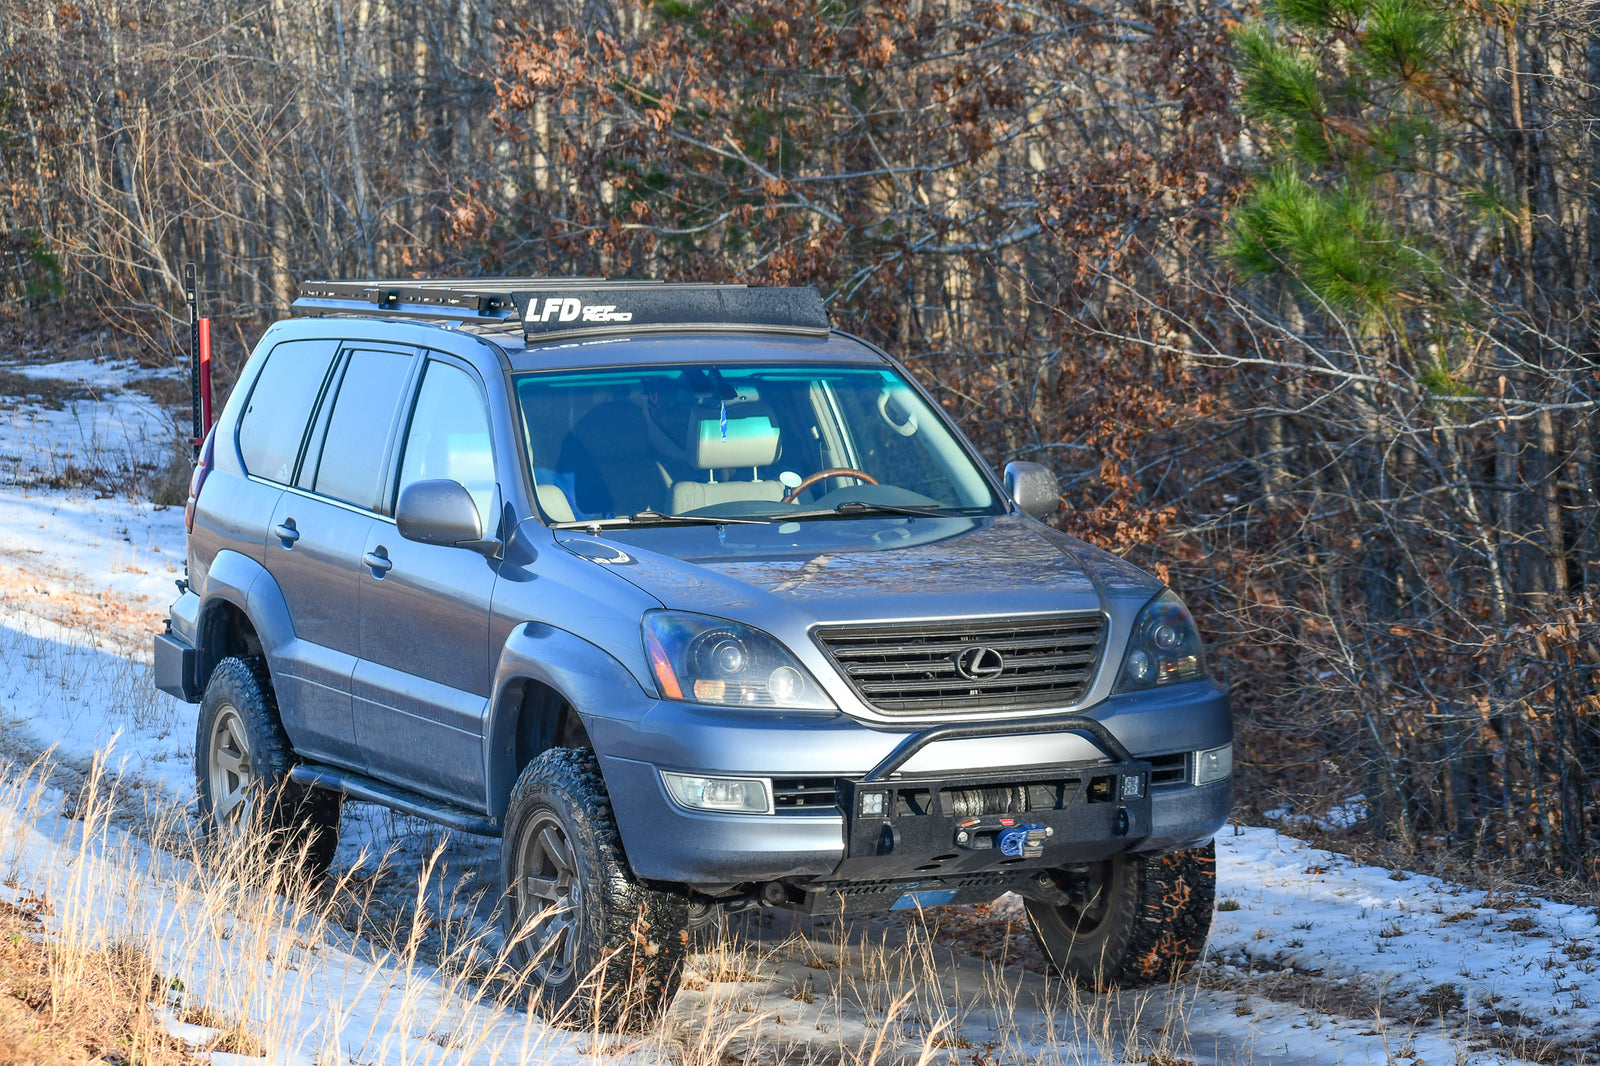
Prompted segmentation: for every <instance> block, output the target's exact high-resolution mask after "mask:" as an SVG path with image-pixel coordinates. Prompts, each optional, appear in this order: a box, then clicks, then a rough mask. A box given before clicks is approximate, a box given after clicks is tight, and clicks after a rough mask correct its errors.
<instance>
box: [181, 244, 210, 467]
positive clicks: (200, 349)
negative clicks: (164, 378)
mask: <svg viewBox="0 0 1600 1066" xmlns="http://www.w3.org/2000/svg"><path fill="white" fill-rule="evenodd" d="M183 295H184V298H185V299H186V300H187V301H188V304H189V416H190V422H191V426H192V430H193V433H194V435H193V436H192V437H190V438H189V444H190V445H191V446H193V448H194V458H195V462H199V461H200V446H201V445H202V444H204V443H205V439H206V434H207V433H210V432H211V319H209V318H201V317H200V291H199V288H198V286H197V285H196V283H195V267H194V264H193V263H186V264H184V268H183Z"/></svg>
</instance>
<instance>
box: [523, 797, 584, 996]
mask: <svg viewBox="0 0 1600 1066" xmlns="http://www.w3.org/2000/svg"><path fill="white" fill-rule="evenodd" d="M517 852H518V854H517V858H518V859H519V860H520V861H518V863H517V865H516V867H515V868H516V869H517V871H518V872H519V873H518V878H517V916H518V919H519V921H518V926H519V927H520V928H522V929H524V930H525V931H526V932H527V935H529V936H530V937H531V938H532V944H531V949H530V951H529V952H528V954H529V955H530V956H531V957H532V958H533V960H534V969H535V970H536V971H537V972H538V974H539V976H540V977H541V978H542V979H544V980H545V981H548V982H551V983H560V982H562V981H565V980H566V979H567V978H568V977H569V976H570V975H571V973H572V967H573V958H574V956H575V955H576V954H577V935H576V933H577V931H576V930H575V929H574V928H573V927H574V926H575V925H576V924H577V922H578V915H579V909H578V907H579V899H578V893H579V891H580V888H581V885H580V881H579V878H578V871H577V863H576V862H575V861H574V860H573V856H572V844H571V843H570V842H569V841H568V840H567V834H566V831H565V830H564V829H563V828H562V827H561V823H560V822H559V821H557V820H556V819H555V817H554V816H552V815H550V814H541V815H540V816H539V817H538V818H536V819H534V820H533V822H532V824H531V825H530V826H529V827H528V829H527V830H525V831H524V832H523V833H522V836H521V838H520V839H519V840H518V841H517Z"/></svg>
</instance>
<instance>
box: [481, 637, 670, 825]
mask: <svg viewBox="0 0 1600 1066" xmlns="http://www.w3.org/2000/svg"><path fill="white" fill-rule="evenodd" d="M525 681H538V682H540V683H542V684H545V685H548V686H549V687H550V688H551V689H553V690H555V691H556V692H557V693H559V694H560V695H561V697H562V698H563V699H565V700H566V701H567V703H568V704H569V705H570V706H571V707H572V709H573V711H575V712H576V713H577V715H578V718H579V720H580V721H582V723H583V727H584V729H585V730H586V731H587V732H588V734H589V735H590V736H591V737H592V736H594V735H595V731H594V729H593V728H592V727H591V723H592V721H593V720H594V719H595V718H597V717H604V718H615V717H619V715H618V713H617V712H618V711H619V710H620V709H621V708H623V707H626V706H628V705H629V704H633V705H635V706H638V705H641V704H644V703H646V701H649V700H653V699H654V698H655V697H654V696H653V695H652V694H650V693H647V692H645V691H644V690H643V689H641V688H640V686H639V681H638V679H637V678H635V677H634V676H633V674H632V673H631V672H629V670H628V668H627V667H625V666H623V665H622V664H621V663H620V662H618V661H617V660H616V658H615V657H613V656H612V655H611V653H610V652H607V651H606V650H605V649H603V648H601V647H599V646H598V645H595V644H591V643H589V641H587V640H584V639H583V638H582V637H579V636H577V635H575V634H573V633H569V632H567V631H566V630H564V629H557V628H556V627H555V626H551V625H546V624H545V623H543V622H524V623H522V624H521V625H519V626H517V627H516V628H515V629H513V630H512V631H511V635H510V636H509V637H507V638H506V643H505V648H504V649H503V650H502V651H501V653H500V665H499V666H498V667H497V668H496V670H495V676H494V689H493V692H494V694H495V698H494V703H493V704H492V706H491V707H490V710H489V722H488V728H487V729H485V730H484V766H485V767H486V768H487V770H488V775H487V776H488V782H487V784H488V792H489V794H488V797H487V799H488V808H489V814H490V817H492V818H494V819H495V820H497V821H499V820H501V819H503V818H504V817H505V812H506V803H507V801H508V800H509V798H510V796H511V788H512V786H513V785H515V784H516V780H517V772H518V767H517V764H516V760H517V757H516V740H517V737H516V731H517V716H518V713H519V712H520V711H521V701H520V700H518V699H516V698H514V696H513V695H512V690H513V689H514V688H515V687H516V686H518V685H519V684H521V683H522V682H525Z"/></svg>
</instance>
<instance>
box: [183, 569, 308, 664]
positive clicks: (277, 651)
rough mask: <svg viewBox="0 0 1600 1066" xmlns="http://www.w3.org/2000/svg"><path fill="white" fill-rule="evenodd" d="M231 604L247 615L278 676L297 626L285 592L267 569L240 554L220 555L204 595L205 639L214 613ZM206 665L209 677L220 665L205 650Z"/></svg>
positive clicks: (201, 632) (202, 624) (202, 633)
mask: <svg viewBox="0 0 1600 1066" xmlns="http://www.w3.org/2000/svg"><path fill="white" fill-rule="evenodd" d="M223 603H227V604H230V605H232V606H233V607H235V608H237V609H238V610H240V611H242V612H243V613H244V616H245V617H246V618H248V619H249V620H250V625H251V626H252V627H253V628H254V629H255V631H256V637H257V638H259V639H260V641H261V650H262V652H263V654H265V655H266V657H267V669H268V670H269V671H271V672H272V673H277V669H278V664H279V662H280V661H281V660H282V658H283V655H284V653H285V651H286V650H287V649H288V647H289V645H290V644H291V643H293V641H294V639H295V636H294V622H293V621H292V620H291V619H290V616H289V604H288V603H287V601H285V600H284V598H283V590H282V589H280V588H278V582H277V580H276V579H274V578H273V576H272V575H271V574H270V573H269V572H268V571H267V568H266V567H264V566H262V565H261V564H260V563H258V562H256V561H255V560H254V559H252V558H250V557H249V556H248V555H244V554H242V553H240V552H236V551H226V550H224V551H219V552H218V553H217V554H216V557H215V558H214V559H213V560H212V561H211V568H210V570H209V572H208V573H207V575H206V585H205V589H204V590H203V591H202V592H201V595H200V625H199V630H198V633H199V635H200V636H201V639H204V637H205V636H206V635H207V634H209V632H210V625H211V622H212V619H213V618H214V612H215V611H216V610H217V608H218V606H219V605H221V604H223ZM201 657H202V660H203V661H204V663H205V665H204V666H203V667H202V673H203V674H208V673H209V672H210V669H211V667H213V666H215V665H216V663H215V662H214V661H211V660H212V655H211V653H210V652H209V651H208V650H206V649H202V651H201Z"/></svg>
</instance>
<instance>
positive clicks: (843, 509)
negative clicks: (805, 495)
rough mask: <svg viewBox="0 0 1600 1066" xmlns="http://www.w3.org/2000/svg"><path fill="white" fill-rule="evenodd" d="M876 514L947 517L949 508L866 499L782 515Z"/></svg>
mask: <svg viewBox="0 0 1600 1066" xmlns="http://www.w3.org/2000/svg"><path fill="white" fill-rule="evenodd" d="M874 514H904V515H910V516H911V517H913V518H947V517H949V515H950V510H949V509H943V510H938V509H933V508H928V507H902V506H900V505H899V504H894V503H867V502H866V501H865V500H846V501H845V502H844V503H841V504H840V505H839V506H837V507H825V508H823V509H822V510H819V511H796V512H794V513H793V514H786V515H780V516H778V517H781V518H783V519H785V520H789V519H795V518H837V517H839V516H841V515H842V516H844V517H846V518H849V517H853V516H856V515H863V516H864V515H874Z"/></svg>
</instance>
